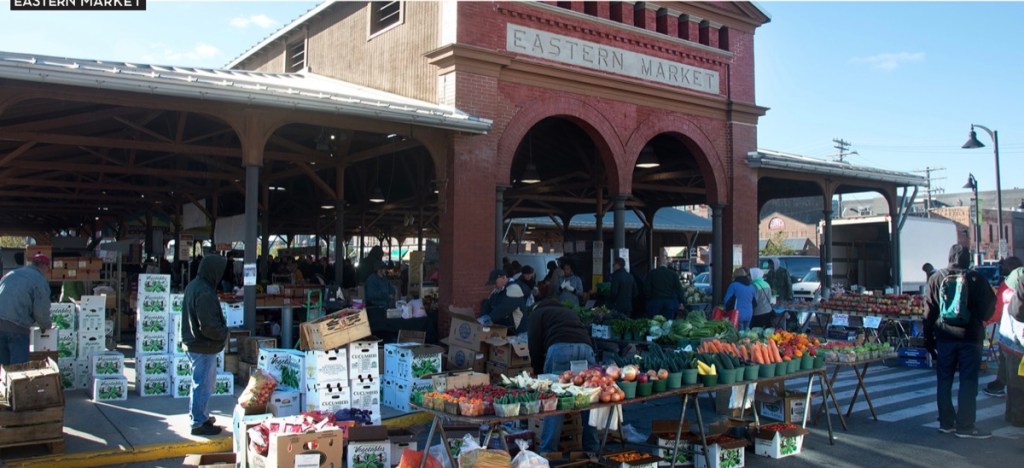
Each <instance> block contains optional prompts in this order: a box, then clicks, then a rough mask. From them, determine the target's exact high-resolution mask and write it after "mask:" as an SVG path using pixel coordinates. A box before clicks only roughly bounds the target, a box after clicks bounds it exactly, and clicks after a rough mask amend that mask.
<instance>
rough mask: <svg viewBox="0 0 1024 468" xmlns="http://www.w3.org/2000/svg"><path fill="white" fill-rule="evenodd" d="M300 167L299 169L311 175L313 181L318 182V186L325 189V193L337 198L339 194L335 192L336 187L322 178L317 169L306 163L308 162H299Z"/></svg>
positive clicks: (333, 198) (332, 198)
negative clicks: (332, 186)
mask: <svg viewBox="0 0 1024 468" xmlns="http://www.w3.org/2000/svg"><path fill="white" fill-rule="evenodd" d="M298 167H299V170H301V171H302V172H303V173H305V174H306V175H307V176H309V178H310V179H313V183H314V184H316V186H317V187H320V190H323V191H324V193H326V194H327V196H329V197H330V198H331V200H337V198H338V196H337V195H336V194H335V193H334V189H333V188H331V186H330V185H328V184H327V182H324V180H323V179H321V178H320V176H318V175H317V174H316V171H314V170H313V169H311V168H310V167H309V166H308V165H306V163H298Z"/></svg>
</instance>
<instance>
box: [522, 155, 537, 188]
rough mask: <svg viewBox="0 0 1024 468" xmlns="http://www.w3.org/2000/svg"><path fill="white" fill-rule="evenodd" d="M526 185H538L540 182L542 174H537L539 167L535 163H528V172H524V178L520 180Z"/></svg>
mask: <svg viewBox="0 0 1024 468" xmlns="http://www.w3.org/2000/svg"><path fill="white" fill-rule="evenodd" d="M519 181H520V182H522V183H524V184H536V183H538V182H540V173H539V172H537V166H536V165H535V164H533V161H532V160H531V161H530V162H528V163H526V170H525V171H523V177H522V178H521V179H519Z"/></svg>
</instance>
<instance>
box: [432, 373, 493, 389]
mask: <svg viewBox="0 0 1024 468" xmlns="http://www.w3.org/2000/svg"><path fill="white" fill-rule="evenodd" d="M430 382H431V385H432V386H433V387H434V389H435V390H437V391H439V392H445V391H448V390H449V389H453V388H465V387H471V386H474V385H487V384H489V383H491V377H490V376H489V375H487V374H484V373H481V372H474V371H457V372H445V373H441V374H434V375H431V376H430Z"/></svg>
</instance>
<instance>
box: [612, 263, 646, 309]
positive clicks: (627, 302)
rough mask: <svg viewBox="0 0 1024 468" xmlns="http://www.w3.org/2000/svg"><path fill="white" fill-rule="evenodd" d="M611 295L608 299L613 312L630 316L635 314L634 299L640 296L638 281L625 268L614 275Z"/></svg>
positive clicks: (616, 271)
mask: <svg viewBox="0 0 1024 468" xmlns="http://www.w3.org/2000/svg"><path fill="white" fill-rule="evenodd" d="M611 283H612V284H611V294H610V296H609V297H608V306H609V307H611V309H612V310H614V311H616V312H619V313H622V314H626V315H630V314H632V313H633V299H634V298H635V297H636V296H637V295H638V294H639V291H638V290H637V287H636V281H634V280H633V275H631V274H629V272H628V271H626V269H625V268H619V269H618V270H615V272H614V273H612V277H611Z"/></svg>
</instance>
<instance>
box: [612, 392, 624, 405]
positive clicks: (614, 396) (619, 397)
mask: <svg viewBox="0 0 1024 468" xmlns="http://www.w3.org/2000/svg"><path fill="white" fill-rule="evenodd" d="M625 398H626V394H625V393H623V392H621V391H619V392H615V393H612V398H611V399H612V401H616V402H618V401H622V400H623V399H625Z"/></svg>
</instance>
